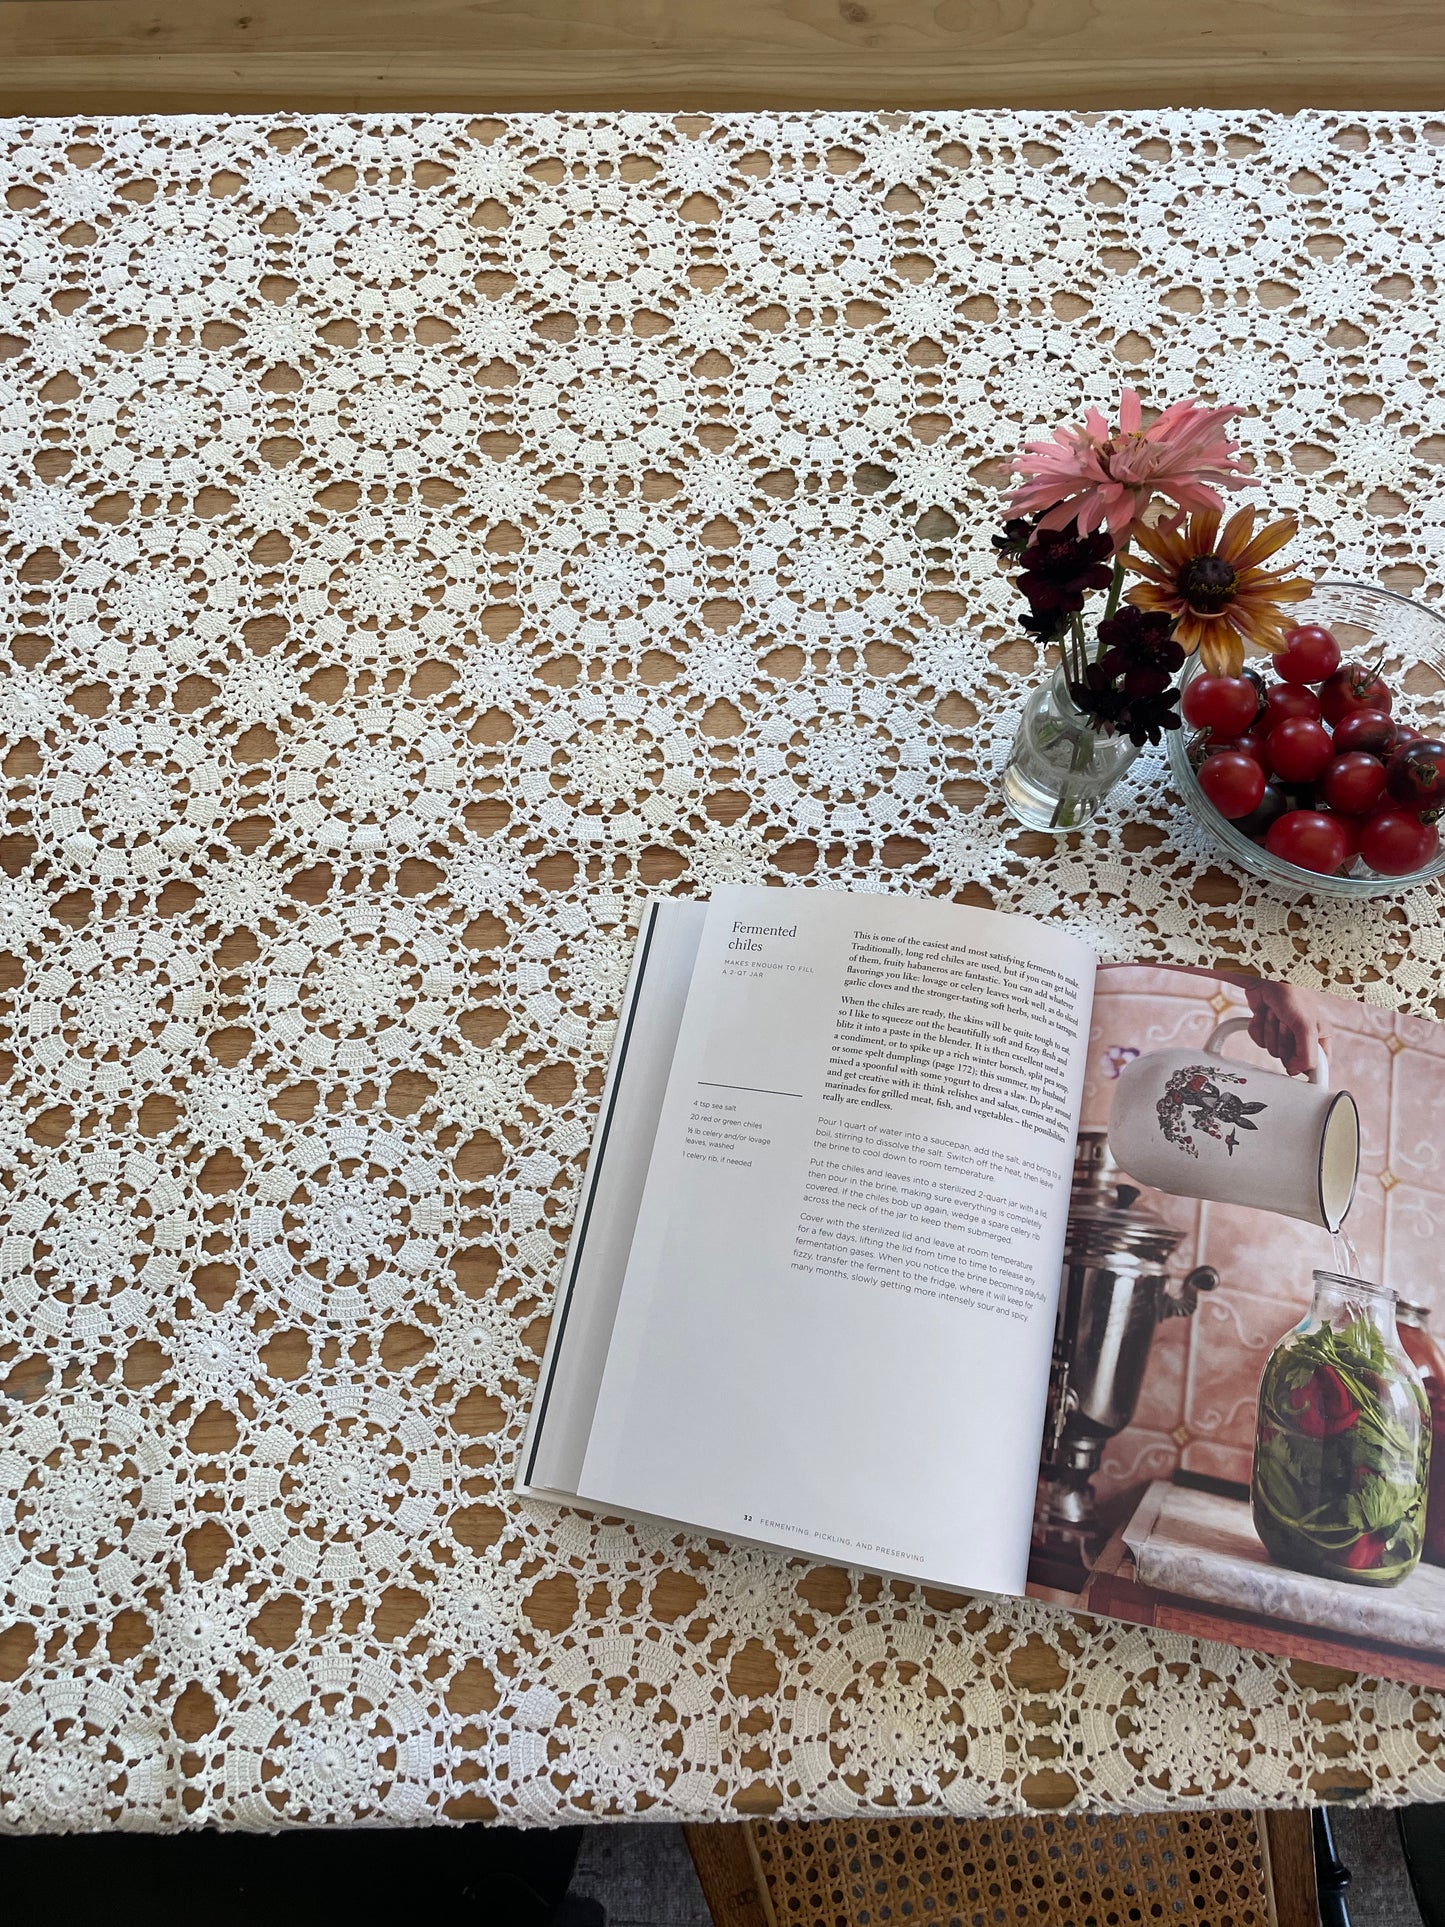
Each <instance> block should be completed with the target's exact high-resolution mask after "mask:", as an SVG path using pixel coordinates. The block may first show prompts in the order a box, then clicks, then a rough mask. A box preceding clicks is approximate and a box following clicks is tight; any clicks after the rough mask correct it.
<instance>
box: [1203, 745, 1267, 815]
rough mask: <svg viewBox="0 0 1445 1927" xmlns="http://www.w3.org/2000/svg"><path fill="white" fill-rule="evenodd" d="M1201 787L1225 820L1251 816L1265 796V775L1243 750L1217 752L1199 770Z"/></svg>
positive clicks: (1206, 759) (1207, 758)
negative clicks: (1226, 818) (1251, 812)
mask: <svg viewBox="0 0 1445 1927" xmlns="http://www.w3.org/2000/svg"><path fill="white" fill-rule="evenodd" d="M1199 787H1200V789H1202V790H1203V791H1204V794H1205V795H1206V796H1207V797H1208V798H1209V800H1210V802H1211V803H1212V804H1213V805H1214V807H1215V809H1217V810H1218V811H1219V814H1220V815H1221V816H1227V817H1229V818H1230V819H1231V820H1233V818H1235V817H1237V816H1248V815H1249V813H1250V811H1251V810H1253V809H1257V808H1258V806H1259V800H1260V798H1261V797H1262V796H1263V795H1264V771H1263V770H1262V769H1261V768H1260V766H1259V764H1258V763H1256V762H1255V760H1254V758H1253V757H1252V756H1246V755H1245V754H1244V753H1243V752H1242V751H1241V750H1237V749H1221V750H1216V751H1215V753H1214V755H1213V756H1208V757H1206V758H1205V760H1204V762H1203V763H1202V764H1201V765H1200V769H1199Z"/></svg>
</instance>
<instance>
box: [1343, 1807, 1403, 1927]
mask: <svg viewBox="0 0 1445 1927" xmlns="http://www.w3.org/2000/svg"><path fill="white" fill-rule="evenodd" d="M1330 1824H1331V1826H1332V1827H1333V1828H1334V1832H1335V1851H1336V1853H1338V1855H1339V1856H1340V1859H1341V1860H1343V1861H1344V1863H1345V1865H1346V1866H1347V1867H1348V1868H1349V1870H1350V1885H1349V1891H1348V1892H1347V1893H1346V1895H1345V1905H1346V1906H1347V1907H1348V1908H1349V1910H1350V1927H1420V1910H1419V1908H1418V1907H1417V1906H1416V1905H1415V1900H1414V1896H1413V1895H1412V1894H1411V1892H1410V1879H1409V1876H1408V1874H1407V1873H1406V1872H1405V1860H1404V1856H1403V1854H1402V1853H1401V1851H1400V1836H1399V1834H1398V1832H1397V1831H1396V1828H1395V1816H1394V1814H1393V1813H1391V1812H1386V1811H1384V1810H1383V1809H1382V1808H1380V1807H1331V1808H1330Z"/></svg>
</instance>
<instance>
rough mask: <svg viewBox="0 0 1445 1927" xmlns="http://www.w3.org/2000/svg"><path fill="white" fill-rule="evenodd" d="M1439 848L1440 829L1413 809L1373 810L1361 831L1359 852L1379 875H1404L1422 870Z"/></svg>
mask: <svg viewBox="0 0 1445 1927" xmlns="http://www.w3.org/2000/svg"><path fill="white" fill-rule="evenodd" d="M1439 847H1440V832H1439V831H1438V830H1437V829H1436V828H1435V825H1434V824H1433V823H1422V822H1421V821H1420V819H1419V817H1418V816H1416V814H1415V812H1414V811H1413V810H1406V809H1394V810H1376V812H1375V814H1374V815H1373V816H1370V817H1367V818H1366V819H1365V825H1364V828H1363V829H1362V830H1361V831H1360V855H1361V856H1362V857H1363V858H1364V860H1365V862H1366V863H1368V864H1369V866H1370V868H1371V869H1372V870H1378V871H1379V873H1380V875H1381V876H1386V877H1403V876H1408V875H1409V874H1410V872H1411V871H1412V870H1419V869H1422V868H1423V867H1424V866H1425V864H1427V863H1428V862H1429V861H1430V859H1431V857H1432V856H1434V854H1435V852H1436V851H1437V850H1438V849H1439Z"/></svg>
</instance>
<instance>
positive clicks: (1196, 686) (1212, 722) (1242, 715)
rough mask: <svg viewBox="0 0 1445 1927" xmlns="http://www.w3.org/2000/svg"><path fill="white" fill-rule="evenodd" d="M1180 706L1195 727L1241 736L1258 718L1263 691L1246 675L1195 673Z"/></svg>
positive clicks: (1185, 687) (1192, 726)
mask: <svg viewBox="0 0 1445 1927" xmlns="http://www.w3.org/2000/svg"><path fill="white" fill-rule="evenodd" d="M1179 706H1180V708H1181V709H1182V710H1183V711H1184V720H1185V722H1186V723H1188V724H1189V725H1190V726H1191V728H1193V729H1212V730H1217V731H1218V733H1219V734H1220V735H1221V736H1238V735H1240V734H1241V733H1242V732H1243V731H1244V730H1246V729H1248V728H1249V726H1250V724H1251V723H1252V722H1253V721H1254V718H1255V712H1256V711H1257V710H1258V708H1259V691H1258V690H1257V689H1256V688H1255V686H1254V684H1253V683H1252V682H1250V680H1249V679H1248V677H1246V676H1191V677H1190V679H1189V681H1188V682H1187V683H1186V684H1185V685H1184V695H1183V697H1182V698H1181V701H1180V705H1179Z"/></svg>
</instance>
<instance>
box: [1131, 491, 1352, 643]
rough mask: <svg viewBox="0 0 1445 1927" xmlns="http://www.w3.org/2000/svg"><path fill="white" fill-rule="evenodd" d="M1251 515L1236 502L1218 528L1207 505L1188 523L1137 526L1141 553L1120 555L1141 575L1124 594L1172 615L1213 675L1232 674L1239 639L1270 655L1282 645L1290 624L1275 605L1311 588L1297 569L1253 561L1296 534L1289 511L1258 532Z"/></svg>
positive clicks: (1179, 638)
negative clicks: (1283, 570) (1274, 567)
mask: <svg viewBox="0 0 1445 1927" xmlns="http://www.w3.org/2000/svg"><path fill="white" fill-rule="evenodd" d="M1254 519H1255V511H1254V510H1253V509H1237V510H1236V511H1235V513H1234V514H1233V515H1231V516H1230V518H1229V520H1228V521H1227V522H1226V523H1225V525H1224V527H1223V529H1221V528H1220V526H1219V512H1218V510H1216V509H1208V510H1204V511H1202V512H1200V513H1199V514H1195V515H1191V516H1190V517H1189V519H1188V521H1187V523H1183V524H1181V523H1180V522H1179V521H1178V520H1177V519H1176V520H1174V521H1170V522H1161V523H1160V524H1159V525H1158V526H1157V527H1156V528H1152V529H1147V528H1142V527H1141V528H1136V529H1135V530H1134V538H1133V539H1134V541H1135V543H1136V544H1137V545H1138V547H1139V548H1141V549H1143V550H1144V551H1145V557H1144V558H1143V559H1141V558H1139V557H1137V556H1134V555H1127V556H1125V558H1124V561H1125V564H1126V566H1127V567H1128V568H1129V569H1130V570H1131V571H1132V572H1133V573H1134V574H1135V575H1142V576H1143V577H1144V578H1145V580H1144V581H1143V582H1140V583H1138V584H1136V586H1135V587H1134V588H1132V589H1130V591H1129V593H1128V596H1127V597H1126V600H1127V601H1129V602H1132V603H1133V605H1134V607H1135V608H1136V609H1158V610H1162V611H1163V613H1164V614H1165V615H1168V616H1172V617H1173V618H1174V623H1175V627H1174V640H1175V641H1176V642H1177V643H1178V644H1179V645H1180V647H1181V648H1182V649H1184V650H1186V651H1187V652H1188V653H1189V654H1191V655H1192V654H1193V652H1194V651H1195V650H1196V649H1197V650H1198V651H1199V653H1200V655H1201V656H1202V657H1203V659H1204V666H1205V668H1206V669H1207V670H1209V671H1210V673H1211V674H1212V675H1216V676H1237V675H1238V674H1239V672H1240V670H1241V669H1242V668H1243V667H1244V645H1245V643H1246V642H1252V643H1255V644H1256V645H1257V646H1258V647H1259V648H1261V649H1267V650H1268V651H1269V652H1270V654H1271V655H1273V654H1274V653H1275V652H1276V651H1277V650H1280V649H1282V648H1283V647H1284V637H1285V631H1286V630H1287V629H1289V628H1291V627H1292V626H1293V625H1292V623H1291V620H1290V617H1289V614H1288V613H1287V611H1286V610H1284V609H1282V608H1281V607H1280V606H1279V605H1280V604H1281V603H1288V602H1303V601H1304V600H1305V598H1306V597H1307V596H1308V595H1309V593H1310V591H1311V589H1312V588H1313V587H1314V584H1313V583H1312V582H1310V581H1308V580H1307V579H1306V578H1305V577H1304V576H1300V575H1296V576H1286V575H1284V574H1282V573H1281V572H1280V571H1278V570H1270V569H1262V568H1261V567H1260V566H1259V565H1260V564H1261V562H1264V561H1266V560H1268V558H1269V557H1270V556H1272V555H1273V554H1274V553H1275V552H1276V550H1278V549H1282V548H1283V547H1284V545H1285V543H1286V542H1288V541H1289V539H1290V537H1291V536H1292V535H1293V534H1294V533H1295V531H1296V529H1297V528H1298V526H1299V525H1298V523H1297V522H1296V521H1295V520H1294V517H1293V516H1285V517H1284V518H1283V519H1282V520H1281V521H1278V522H1267V523H1266V524H1265V526H1264V527H1263V528H1262V529H1261V530H1260V531H1259V534H1258V535H1256V534H1255V532H1254Z"/></svg>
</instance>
